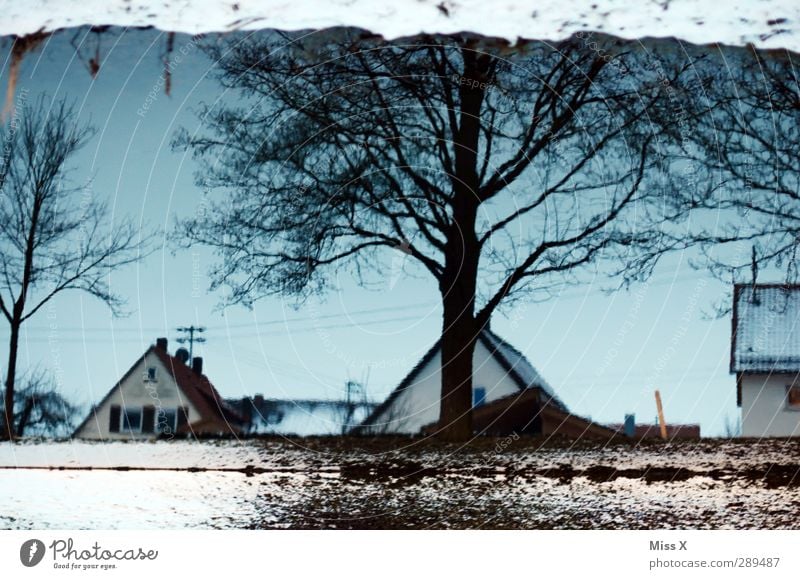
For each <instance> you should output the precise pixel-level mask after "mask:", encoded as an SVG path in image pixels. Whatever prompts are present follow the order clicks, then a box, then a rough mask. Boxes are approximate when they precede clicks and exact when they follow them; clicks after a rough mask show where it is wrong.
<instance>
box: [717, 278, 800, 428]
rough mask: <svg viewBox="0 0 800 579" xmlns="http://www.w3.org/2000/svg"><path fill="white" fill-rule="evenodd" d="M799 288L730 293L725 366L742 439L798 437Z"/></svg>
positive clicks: (752, 287) (739, 288)
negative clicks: (739, 417)
mask: <svg viewBox="0 0 800 579" xmlns="http://www.w3.org/2000/svg"><path fill="white" fill-rule="evenodd" d="M799 318H800V286H798V285H779V284H742V285H738V284H737V285H735V286H734V289H733V320H732V331H731V366H730V371H731V373H732V374H735V375H736V403H737V405H738V406H740V407H741V409H742V435H743V436H759V437H760V436H798V435H800V380H798V376H800V319H799Z"/></svg>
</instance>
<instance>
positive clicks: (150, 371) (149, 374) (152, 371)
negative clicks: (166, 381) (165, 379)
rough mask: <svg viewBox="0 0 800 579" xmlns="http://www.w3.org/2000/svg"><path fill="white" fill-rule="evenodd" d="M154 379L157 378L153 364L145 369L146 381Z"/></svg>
mask: <svg viewBox="0 0 800 579" xmlns="http://www.w3.org/2000/svg"><path fill="white" fill-rule="evenodd" d="M156 380H157V379H156V367H155V366H150V367H149V368H148V369H147V381H148V382H155V381H156Z"/></svg>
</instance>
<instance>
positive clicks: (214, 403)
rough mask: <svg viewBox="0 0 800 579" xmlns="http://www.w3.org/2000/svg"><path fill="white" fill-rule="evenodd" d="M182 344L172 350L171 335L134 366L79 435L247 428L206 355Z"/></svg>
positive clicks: (99, 436) (216, 432)
mask: <svg viewBox="0 0 800 579" xmlns="http://www.w3.org/2000/svg"><path fill="white" fill-rule="evenodd" d="M188 362H189V353H188V352H187V351H186V350H185V349H183V348H180V349H178V351H177V352H176V353H175V356H171V355H170V354H169V352H168V351H167V339H166V338H158V339H157V340H156V343H155V345H153V346H150V348H148V349H147V351H146V352H145V353H144V354H143V355H142V356H141V357H140V358H139V359H138V360H137V361H136V362H135V363H134V364H133V366H131V368H130V369H129V370H128V371H127V372H126V373H125V375H124V376H123V377H122V378H121V379H120V380H119V382H117V383H116V384H115V385H114V387H113V388H111V390H110V391H109V392H108V394H106V395H105V397H104V398H103V399H102V400H101V401H100V403H99V404H97V405H96V406H95V407H94V408H92V410H91V412H89V415H88V416H87V417H86V419H85V420H84V421H83V422H82V423H81V425H80V426H78V428H77V429H76V430H75V433H74V434H73V436H74V437H76V438H84V439H91V440H130V439H144V438H155V437H157V436H166V437H171V436H174V435H175V434H177V435H179V436H185V435H194V436H217V435H231V434H239V433H241V432H242V427H241V422H242V419H241V417H240V416H239V415H238V414H237V413H236V411H235V410H234V409H233V408H231V407H230V406H229V405H228V403H227V402H225V401H224V400H223V398H222V397H221V396H220V394H219V392H217V389H216V388H215V387H214V385H213V384H212V383H211V381H210V380H209V379H208V377H207V376H206V375H205V374H203V359H202V358H200V357H195V358H194V359H193V360H192V363H191V366H190V365H189V364H188Z"/></svg>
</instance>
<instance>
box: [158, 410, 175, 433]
mask: <svg viewBox="0 0 800 579" xmlns="http://www.w3.org/2000/svg"><path fill="white" fill-rule="evenodd" d="M177 423H178V410H177V409H176V408H160V409H159V411H158V424H157V430H158V432H159V433H160V434H174V433H175V428H176V427H177Z"/></svg>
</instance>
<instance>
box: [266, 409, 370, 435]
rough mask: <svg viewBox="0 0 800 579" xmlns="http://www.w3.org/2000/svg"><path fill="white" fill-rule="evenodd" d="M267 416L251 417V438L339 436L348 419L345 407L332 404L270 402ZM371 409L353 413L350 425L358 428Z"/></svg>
mask: <svg viewBox="0 0 800 579" xmlns="http://www.w3.org/2000/svg"><path fill="white" fill-rule="evenodd" d="M267 403H268V404H270V408H271V411H270V413H269V414H264V413H261V414H256V415H255V416H254V417H253V427H252V430H251V433H252V434H280V435H284V436H292V435H293V436H329V435H340V434H342V429H343V428H344V422H345V419H346V417H347V406H346V404H344V403H343V402H342V401H338V400H333V401H327V400H273V401H267ZM370 408H371V406H370V407H366V406H363V405H361V406H358V407H357V408H355V409H354V412H353V416H352V417H351V418H350V421H349V424H350V426H353V425H355V424H359V423H360V422H361V421H362V420H364V419H365V418H366V417H367V414H368V413H369V410H370Z"/></svg>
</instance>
